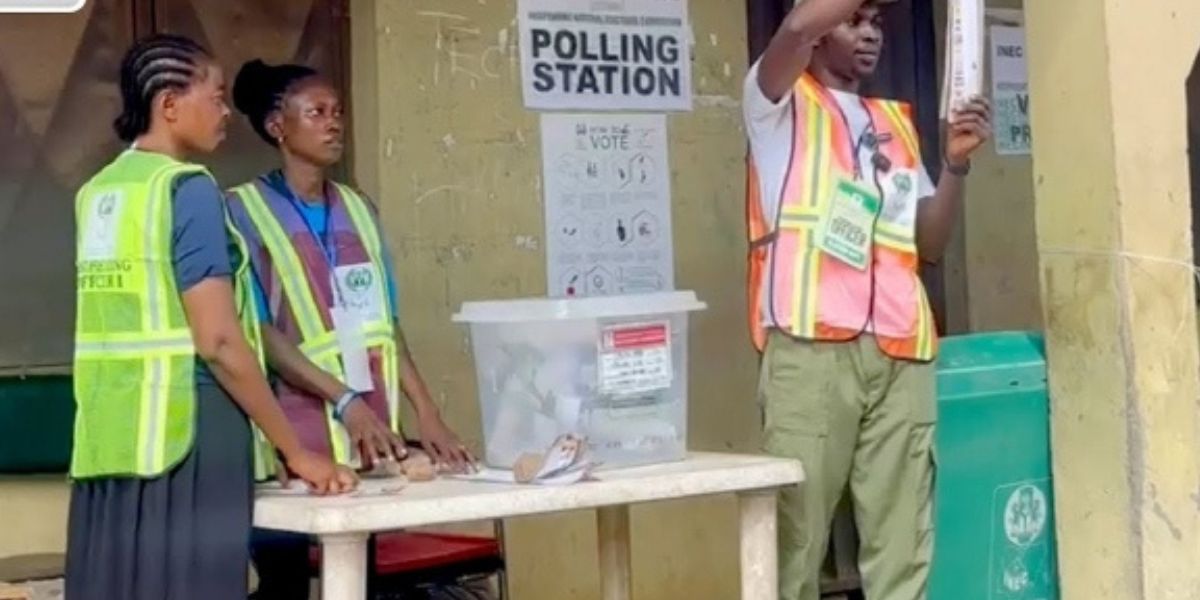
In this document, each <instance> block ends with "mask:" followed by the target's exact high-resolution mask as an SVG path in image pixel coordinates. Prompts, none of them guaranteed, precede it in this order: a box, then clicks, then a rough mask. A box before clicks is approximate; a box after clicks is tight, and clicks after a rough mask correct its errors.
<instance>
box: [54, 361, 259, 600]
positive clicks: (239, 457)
mask: <svg viewBox="0 0 1200 600" xmlns="http://www.w3.org/2000/svg"><path fill="white" fill-rule="evenodd" d="M197 390H198V391H197V394H196V404H197V410H196V413H197V416H196V440H195V443H194V445H193V447H192V451H191V452H190V453H189V454H188V456H187V458H186V459H185V460H184V461H183V462H181V463H180V464H179V465H177V466H176V467H175V468H173V469H172V470H171V471H170V472H169V473H167V474H165V475H163V476H161V477H158V478H155V479H135V478H100V479H91V480H81V481H76V482H75V483H74V484H73V486H72V490H71V509H70V517H69V524H68V531H67V569H66V571H67V573H66V590H65V591H66V597H67V598H70V599H71V600H226V599H229V600H234V599H236V600H243V599H244V598H246V595H247V585H248V582H247V580H248V565H249V561H250V550H249V542H250V527H251V519H252V516H253V509H254V481H253V477H254V476H253V469H254V466H253V456H252V454H251V451H252V450H251V433H250V425H249V421H248V420H247V419H246V415H245V414H244V413H242V411H241V410H240V409H239V408H238V407H237V405H235V404H234V402H233V400H232V399H231V398H230V397H229V395H228V394H226V393H225V391H224V390H223V389H222V388H220V387H219V386H216V385H207V384H201V385H199V386H198V387H197Z"/></svg>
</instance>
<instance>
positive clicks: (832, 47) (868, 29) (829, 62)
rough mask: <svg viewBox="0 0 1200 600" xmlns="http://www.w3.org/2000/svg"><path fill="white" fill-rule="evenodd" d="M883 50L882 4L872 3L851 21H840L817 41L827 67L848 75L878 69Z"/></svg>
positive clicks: (857, 75)
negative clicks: (880, 5)
mask: <svg viewBox="0 0 1200 600" xmlns="http://www.w3.org/2000/svg"><path fill="white" fill-rule="evenodd" d="M881 50H883V17H882V15H881V14H880V12H879V7H878V6H877V5H875V4H872V3H868V4H866V5H864V6H863V7H862V8H860V9H858V11H857V12H855V13H854V16H852V17H850V20H849V21H846V22H845V23H842V24H841V25H838V26H837V28H835V29H834V30H833V31H831V32H829V35H827V36H825V37H824V38H823V39H822V40H821V42H820V44H818V45H817V49H816V53H817V56H819V58H820V60H821V62H822V63H824V65H825V67H826V68H828V69H829V70H830V71H832V72H834V73H835V74H837V75H839V76H841V77H844V78H848V79H865V78H867V77H870V76H871V75H872V74H874V73H875V68H876V67H877V66H878V65H879V53H880V51H881Z"/></svg>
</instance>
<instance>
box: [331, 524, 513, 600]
mask: <svg viewBox="0 0 1200 600" xmlns="http://www.w3.org/2000/svg"><path fill="white" fill-rule="evenodd" d="M373 542H374V543H373V544H372V546H371V552H370V554H371V555H373V557H374V568H373V569H372V572H371V575H370V581H369V582H368V585H367V587H368V589H369V590H370V593H371V595H372V596H373V595H376V594H389V593H394V592H395V591H396V590H399V589H404V588H405V587H406V586H411V585H415V584H419V583H430V582H445V581H454V580H456V579H458V578H461V577H467V576H486V575H496V576H497V577H498V579H499V588H500V598H501V600H503V599H504V598H506V597H507V595H508V594H507V587H508V586H507V581H506V577H505V575H506V574H505V564H504V543H503V526H502V525H501V524H499V523H497V525H496V536H495V537H485V536H470V535H454V534H444V533H415V532H405V531H399V532H389V533H380V534H376V535H375V536H373ZM309 559H310V562H311V564H312V567H313V569H314V571H316V570H318V569H319V567H320V564H321V549H320V546H313V548H312V550H311V552H310V555H309Z"/></svg>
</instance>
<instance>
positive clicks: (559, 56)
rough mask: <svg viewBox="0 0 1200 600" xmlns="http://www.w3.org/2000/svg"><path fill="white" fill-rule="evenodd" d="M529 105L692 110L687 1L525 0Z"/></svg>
mask: <svg viewBox="0 0 1200 600" xmlns="http://www.w3.org/2000/svg"><path fill="white" fill-rule="evenodd" d="M517 10H518V20H519V25H520V32H521V42H520V47H521V79H522V82H523V84H522V85H523V88H524V93H525V106H526V107H528V108H531V109H537V110H605V111H608V110H635V111H684V110H691V108H692V60H691V30H690V28H689V26H688V20H687V2H686V0H520V2H518V5H517Z"/></svg>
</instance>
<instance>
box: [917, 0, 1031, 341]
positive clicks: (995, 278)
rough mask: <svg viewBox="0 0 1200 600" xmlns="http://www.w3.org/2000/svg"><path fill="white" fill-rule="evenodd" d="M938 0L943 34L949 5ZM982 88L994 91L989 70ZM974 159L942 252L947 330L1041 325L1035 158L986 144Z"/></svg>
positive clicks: (1004, 2) (1014, 0)
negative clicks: (956, 223) (952, 234)
mask: <svg viewBox="0 0 1200 600" xmlns="http://www.w3.org/2000/svg"><path fill="white" fill-rule="evenodd" d="M936 2H937V6H938V12H939V17H938V21H937V22H938V36H939V38H940V39H944V38H945V22H946V20H945V7H946V2H945V0H936ZM987 6H988V7H989V8H1007V9H1020V8H1021V7H1022V3H1021V0H988V2H987ZM990 48H991V46H990V41H989V42H988V52H990ZM984 91H985V94H987V95H989V96H990V95H991V78H990V75H989V76H988V79H987V80H986V82H985V90H984ZM1032 101H1033V102H1037V99H1036V98H1035V99H1033V100H1032ZM1034 135H1037V132H1034ZM973 163H974V164H973V166H972V171H971V178H970V180H969V181H970V183H969V187H968V191H967V198H966V203H965V206H964V207H963V213H962V221H961V223H960V230H959V232H958V237H957V238H956V239H955V240H954V241H953V242H952V243H951V246H950V249H949V250H948V256H947V257H946V263H947V270H946V278H947V284H946V285H947V289H948V290H950V293H949V297H948V308H947V310H948V312H949V313H950V314H949V318H948V320H949V321H950V326H951V331H952V332H962V331H964V330H968V331H992V330H1005V329H1036V330H1040V329H1041V328H1042V312H1041V304H1040V296H1039V294H1040V292H1039V285H1038V258H1037V235H1036V233H1037V232H1036V227H1035V224H1034V202H1033V161H1032V158H1031V157H1030V156H998V155H996V153H995V144H994V143H992V142H989V143H988V144H986V145H985V147H984V148H982V149H981V150H980V151H979V152H978V154H977V155H976V157H975V159H974V161H973Z"/></svg>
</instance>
